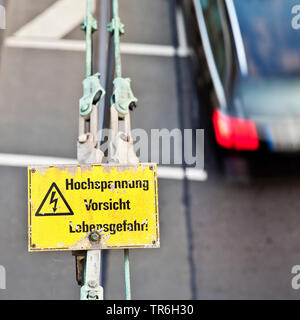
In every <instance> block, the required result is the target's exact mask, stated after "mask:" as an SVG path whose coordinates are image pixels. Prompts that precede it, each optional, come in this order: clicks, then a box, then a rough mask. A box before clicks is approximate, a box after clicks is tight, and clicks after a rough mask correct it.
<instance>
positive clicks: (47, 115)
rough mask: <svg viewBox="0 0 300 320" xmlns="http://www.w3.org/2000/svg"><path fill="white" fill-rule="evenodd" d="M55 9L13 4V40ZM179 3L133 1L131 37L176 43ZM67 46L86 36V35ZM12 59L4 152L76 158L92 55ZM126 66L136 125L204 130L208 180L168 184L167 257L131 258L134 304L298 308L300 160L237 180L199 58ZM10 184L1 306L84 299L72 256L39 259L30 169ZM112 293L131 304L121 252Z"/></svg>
mask: <svg viewBox="0 0 300 320" xmlns="http://www.w3.org/2000/svg"><path fill="white" fill-rule="evenodd" d="M29 1H30V6H29V5H28V2H29ZM54 3H55V1H54V0H9V1H8V7H7V15H8V19H7V20H8V28H7V30H6V31H5V37H6V38H7V37H10V36H12V35H14V33H15V32H16V31H18V30H19V29H20V28H22V26H24V25H25V24H26V23H28V22H29V21H31V20H32V19H33V18H34V17H36V16H38V15H40V14H41V13H42V12H44V11H45V10H46V9H47V8H49V7H50V6H51V5H52V4H54ZM169 3H170V1H167V0H153V1H149V0H121V1H120V15H121V18H122V21H123V22H124V23H125V25H126V35H125V36H124V38H123V39H122V40H124V41H125V42H128V43H146V44H156V45H168V46H170V45H173V44H174V25H173V24H172V23H171V21H172V20H171V18H170V7H169ZM141 26H142V27H141ZM64 39H81V40H83V39H84V35H83V33H80V31H78V26H76V27H74V28H73V29H72V30H70V31H69V32H68V34H66V35H65V36H64ZM1 59H2V60H1V69H0V97H1V99H0V110H1V113H2V117H1V118H0V136H1V139H0V152H1V153H17V154H32V155H44V156H57V157H69V158H75V157H76V135H77V105H78V99H79V98H80V97H81V94H82V88H81V81H82V79H83V77H84V53H83V52H80V51H71V50H65V51H63V50H47V49H33V48H12V47H4V48H3V52H2V57H1ZM123 59H124V62H123V68H124V71H123V73H124V75H125V76H128V77H131V79H132V85H133V90H134V93H135V95H136V96H137V97H138V98H139V107H138V109H137V110H136V111H135V112H134V114H133V115H132V127H133V128H137V127H140V128H145V129H146V130H150V129H151V128H169V129H172V128H178V127H179V128H180V127H182V126H183V127H184V128H194V127H198V128H204V129H205V169H206V171H207V173H208V179H207V181H203V182H192V181H180V180H167V179H160V180H159V204H160V222H161V249H157V250H132V251H131V267H132V271H131V273H132V290H133V298H136V299H190V298H198V299H210V298H213V299H231V298H233V299H279V298H281V299H287V298H294V299H298V297H300V292H297V291H294V290H293V289H292V288H291V285H290V282H291V278H292V275H291V268H292V266H293V265H295V264H300V254H299V249H300V245H299V243H300V241H299V240H300V233H299V232H298V230H299V223H300V218H299V215H298V212H299V209H300V202H299V193H300V183H299V181H300V180H299V174H298V171H297V172H296V169H297V159H293V160H290V159H286V158H282V157H281V158H279V159H276V161H275V160H274V158H272V157H270V158H266V157H260V158H259V157H258V158H256V159H255V160H254V162H255V166H254V169H255V170H254V171H255V173H254V174H251V175H246V176H245V177H246V178H247V179H244V180H245V181H246V182H245V181H244V182H243V183H237V182H236V181H235V179H231V177H230V176H229V175H228V174H224V172H223V171H222V170H220V168H219V162H218V154H217V153H216V150H215V145H214V142H213V139H212V135H211V125H210V121H209V119H207V117H206V116H205V114H206V113H205V112H204V111H205V110H206V109H207V108H208V102H207V99H206V98H205V96H204V95H202V94H199V95H196V93H195V86H194V79H193V72H192V71H193V68H192V65H191V63H190V60H189V58H178V57H177V58H175V57H171V56H170V57H166V56H145V55H140V56H139V55H123ZM178 71H180V72H181V73H180V75H179V74H178ZM180 108H182V109H180ZM180 110H184V112H183V113H182V112H180ZM230 163H233V162H232V161H231V162H230ZM291 166H293V168H292V170H283V169H285V168H287V167H291ZM265 168H268V170H267V171H266V170H265ZM0 175H1V179H0V265H3V266H4V267H5V268H6V272H7V289H6V290H0V299H78V298H79V287H78V286H77V284H76V282H75V265H74V258H73V257H72V256H71V253H65V252H64V253H47V252H46V253H28V252H27V172H26V169H25V168H14V167H0ZM105 296H106V298H107V299H123V298H124V283H123V253H122V252H121V251H112V252H109V253H108V254H107V276H106V286H105Z"/></svg>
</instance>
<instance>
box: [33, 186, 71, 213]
mask: <svg viewBox="0 0 300 320" xmlns="http://www.w3.org/2000/svg"><path fill="white" fill-rule="evenodd" d="M73 214H74V212H73V211H72V209H71V208H70V206H69V204H68V202H67V201H66V199H65V198H64V196H63V195H62V193H61V191H60V190H59V188H58V186H57V185H56V183H55V182H53V183H52V185H51V187H50V188H49V190H48V192H47V193H46V195H45V197H44V199H43V201H42V203H41V204H40V206H39V208H38V210H37V212H36V214H35V215H36V216H70V215H73Z"/></svg>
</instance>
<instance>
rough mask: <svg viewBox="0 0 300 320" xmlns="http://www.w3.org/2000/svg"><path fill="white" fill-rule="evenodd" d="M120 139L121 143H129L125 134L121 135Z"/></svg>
mask: <svg viewBox="0 0 300 320" xmlns="http://www.w3.org/2000/svg"><path fill="white" fill-rule="evenodd" d="M120 138H121V139H122V140H123V141H125V142H129V137H128V136H127V134H125V133H122V134H121V135H120Z"/></svg>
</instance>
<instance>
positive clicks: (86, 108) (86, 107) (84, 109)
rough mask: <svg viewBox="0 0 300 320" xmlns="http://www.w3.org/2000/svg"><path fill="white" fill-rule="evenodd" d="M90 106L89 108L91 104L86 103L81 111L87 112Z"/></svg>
mask: <svg viewBox="0 0 300 320" xmlns="http://www.w3.org/2000/svg"><path fill="white" fill-rule="evenodd" d="M88 108H89V105H88V104H86V105H84V106H82V107H81V108H80V111H81V112H85V111H87V110H88Z"/></svg>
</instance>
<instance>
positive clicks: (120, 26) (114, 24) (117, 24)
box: [107, 17, 125, 35]
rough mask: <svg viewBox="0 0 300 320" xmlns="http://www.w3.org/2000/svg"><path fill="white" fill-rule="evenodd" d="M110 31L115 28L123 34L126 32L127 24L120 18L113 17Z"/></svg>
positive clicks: (109, 25)
mask: <svg viewBox="0 0 300 320" xmlns="http://www.w3.org/2000/svg"><path fill="white" fill-rule="evenodd" d="M107 29H108V31H109V32H114V31H115V30H119V34H120V35H122V34H124V33H125V26H124V24H123V23H122V22H121V20H120V18H118V17H117V18H113V19H112V20H111V22H110V23H109V24H108V28H107Z"/></svg>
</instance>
